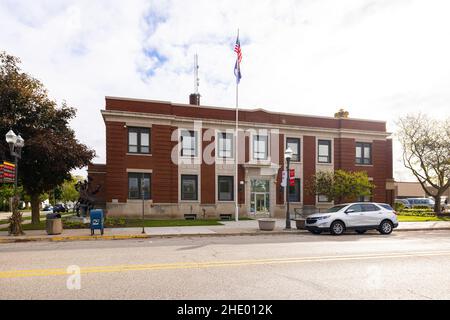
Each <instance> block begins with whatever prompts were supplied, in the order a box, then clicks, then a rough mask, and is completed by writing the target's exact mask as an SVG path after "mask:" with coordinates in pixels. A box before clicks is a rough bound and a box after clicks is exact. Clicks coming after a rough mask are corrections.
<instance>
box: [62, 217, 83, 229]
mask: <svg viewBox="0 0 450 320" xmlns="http://www.w3.org/2000/svg"><path fill="white" fill-rule="evenodd" d="M63 228H65V229H83V228H89V223H82V222H78V221H70V220H67V219H63Z"/></svg>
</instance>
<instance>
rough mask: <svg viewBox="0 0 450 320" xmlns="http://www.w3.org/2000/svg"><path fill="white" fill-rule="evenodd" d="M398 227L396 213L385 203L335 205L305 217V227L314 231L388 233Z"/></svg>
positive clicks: (335, 233) (339, 233) (318, 232)
mask: <svg viewBox="0 0 450 320" xmlns="http://www.w3.org/2000/svg"><path fill="white" fill-rule="evenodd" d="M397 227H398V219H397V213H396V212H395V211H394V209H392V207H391V206H390V205H388V204H385V203H373V202H358V203H346V204H340V205H336V206H334V207H332V208H330V209H328V210H327V212H325V213H314V214H311V215H309V216H308V217H307V218H306V223H305V228H306V229H307V230H308V231H310V232H312V233H314V234H320V233H322V232H331V234H334V235H341V234H343V233H344V232H345V230H355V231H356V232H357V233H360V234H362V233H364V232H366V231H367V230H368V229H376V230H378V231H379V232H380V233H381V234H390V233H391V232H392V230H393V229H394V228H397Z"/></svg>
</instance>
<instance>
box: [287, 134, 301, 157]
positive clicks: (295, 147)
mask: <svg viewBox="0 0 450 320" xmlns="http://www.w3.org/2000/svg"><path fill="white" fill-rule="evenodd" d="M287 148H291V149H292V151H293V152H294V153H293V154H292V158H291V161H295V162H298V161H300V139H299V138H286V149H287Z"/></svg>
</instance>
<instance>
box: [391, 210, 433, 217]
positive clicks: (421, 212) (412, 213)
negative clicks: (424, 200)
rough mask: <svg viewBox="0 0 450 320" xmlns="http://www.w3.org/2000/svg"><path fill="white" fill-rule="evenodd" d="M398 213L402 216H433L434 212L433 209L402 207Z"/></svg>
mask: <svg viewBox="0 0 450 320" xmlns="http://www.w3.org/2000/svg"><path fill="white" fill-rule="evenodd" d="M400 215H402V216H420V217H434V216H436V214H435V213H434V211H432V210H430V209H429V208H427V209H416V208H414V209H403V210H402V211H401V212H400Z"/></svg>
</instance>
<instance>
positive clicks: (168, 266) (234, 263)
mask: <svg viewBox="0 0 450 320" xmlns="http://www.w3.org/2000/svg"><path fill="white" fill-rule="evenodd" d="M429 256H450V251H433V252H410V253H407V252H406V253H392V254H385V253H380V254H367V255H341V256H311V257H296V258H279V259H253V260H229V261H205V262H176V263H159V264H135V265H115V266H98V267H81V268H80V272H81V273H82V274H88V273H111V272H127V271H154V270H173V269H202V268H223V267H240V266H252V265H271V264H288V263H305V262H326V261H346V260H369V259H385V258H415V257H429ZM67 274H68V273H67V271H66V269H64V268H55V269H34V270H10V271H0V279H11V278H21V277H39V276H58V275H67Z"/></svg>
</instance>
